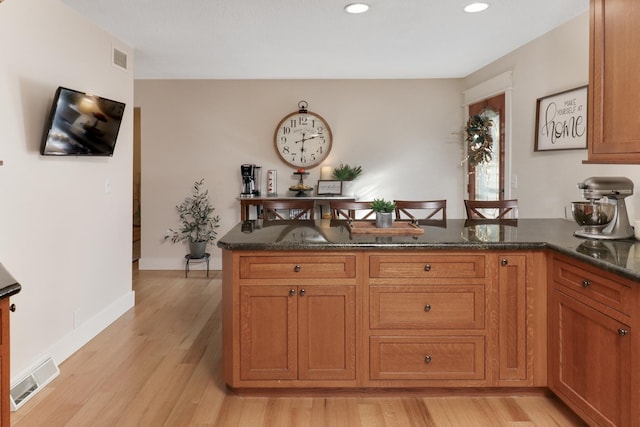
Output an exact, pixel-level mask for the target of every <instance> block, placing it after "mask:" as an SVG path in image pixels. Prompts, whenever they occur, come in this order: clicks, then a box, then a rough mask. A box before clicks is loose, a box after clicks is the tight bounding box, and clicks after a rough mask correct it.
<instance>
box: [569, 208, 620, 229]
mask: <svg viewBox="0 0 640 427" xmlns="http://www.w3.org/2000/svg"><path fill="white" fill-rule="evenodd" d="M571 213H572V214H573V219H575V221H576V222H577V223H578V225H580V226H582V227H584V230H585V231H587V232H590V233H599V232H601V231H602V230H603V229H604V228H605V227H606V226H607V225H609V223H610V222H611V221H612V220H613V218H614V217H615V214H616V205H615V204H613V203H607V202H596V201H587V202H571Z"/></svg>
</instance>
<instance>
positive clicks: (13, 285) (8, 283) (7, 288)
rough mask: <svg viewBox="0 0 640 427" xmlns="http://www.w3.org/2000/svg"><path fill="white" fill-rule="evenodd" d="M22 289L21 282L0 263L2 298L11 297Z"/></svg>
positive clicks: (0, 292)
mask: <svg viewBox="0 0 640 427" xmlns="http://www.w3.org/2000/svg"><path fill="white" fill-rule="evenodd" d="M21 289H22V286H20V283H18V282H17V281H16V279H14V278H13V276H12V275H11V274H10V273H9V272H8V271H7V270H6V269H5V268H4V266H3V265H2V264H1V263H0V299H4V298H9V297H10V296H11V295H15V294H17V293H18V292H20V290H21Z"/></svg>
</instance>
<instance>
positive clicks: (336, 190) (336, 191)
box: [316, 180, 342, 196]
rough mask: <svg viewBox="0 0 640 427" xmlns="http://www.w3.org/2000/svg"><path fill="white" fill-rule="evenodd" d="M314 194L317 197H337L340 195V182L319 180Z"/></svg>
mask: <svg viewBox="0 0 640 427" xmlns="http://www.w3.org/2000/svg"><path fill="white" fill-rule="evenodd" d="M316 193H317V194H318V196H339V195H340V194H342V181H332V180H320V181H318V186H317V187H316Z"/></svg>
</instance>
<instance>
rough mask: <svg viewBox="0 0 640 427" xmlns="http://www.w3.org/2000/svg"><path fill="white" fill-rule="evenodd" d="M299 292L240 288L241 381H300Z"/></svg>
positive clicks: (269, 288)
mask: <svg viewBox="0 0 640 427" xmlns="http://www.w3.org/2000/svg"><path fill="white" fill-rule="evenodd" d="M297 301H298V298H297V289H296V288H295V287H291V286H261V285H258V286H240V379H241V380H290V379H296V378H297V373H298V367H297V359H298V355H297V346H298V343H297V336H298V327H297V314H296V313H297Z"/></svg>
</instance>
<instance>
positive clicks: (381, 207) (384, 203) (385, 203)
mask: <svg viewBox="0 0 640 427" xmlns="http://www.w3.org/2000/svg"><path fill="white" fill-rule="evenodd" d="M371 209H373V210H374V212H393V211H394V210H395V209H396V204H395V203H394V202H392V201H389V200H384V199H373V202H371Z"/></svg>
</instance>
